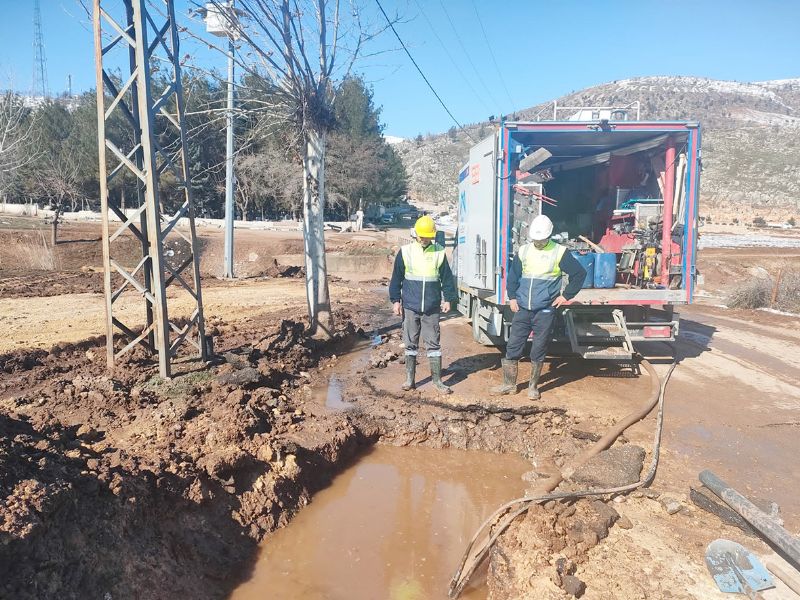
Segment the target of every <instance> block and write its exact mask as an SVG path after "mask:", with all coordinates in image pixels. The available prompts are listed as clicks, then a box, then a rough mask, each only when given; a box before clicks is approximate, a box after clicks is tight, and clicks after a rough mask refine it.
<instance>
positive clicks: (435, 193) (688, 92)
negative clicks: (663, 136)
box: [395, 76, 800, 221]
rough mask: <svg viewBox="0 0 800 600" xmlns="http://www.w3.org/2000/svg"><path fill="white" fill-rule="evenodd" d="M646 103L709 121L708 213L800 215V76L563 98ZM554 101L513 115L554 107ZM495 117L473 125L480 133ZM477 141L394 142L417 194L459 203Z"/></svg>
mask: <svg viewBox="0 0 800 600" xmlns="http://www.w3.org/2000/svg"><path fill="white" fill-rule="evenodd" d="M637 100H638V101H639V102H640V103H641V118H642V119H643V120H644V119H647V120H651V119H656V120H658V119H669V120H671V119H675V120H680V119H687V120H696V121H699V122H700V124H701V126H702V127H703V168H704V169H703V176H702V178H701V214H707V213H708V212H709V210H710V209H712V208H713V209H714V213H715V215H716V216H718V217H719V218H721V219H723V220H724V219H732V218H734V217H737V218H738V219H739V221H743V220H744V219H749V218H753V217H755V216H759V215H760V216H762V217H764V218H766V219H767V220H770V219H772V220H781V219H786V218H788V217H790V216H794V217H796V218H798V217H800V78H796V79H782V80H775V81H760V82H754V83H745V82H738V81H719V80H715V79H705V78H701V77H665V76H657V77H637V78H633V79H622V80H618V81H613V82H608V83H604V84H601V85H597V86H593V87H590V88H586V89H583V90H580V91H576V92H571V93H570V94H568V95H566V96H563V97H561V98H558V100H557V101H558V104H559V105H562V106H610V105H616V106H620V105H626V104H629V103H632V102H635V101H637ZM551 106H552V102H547V103H543V104H539V105H536V106H532V107H530V108H528V109H524V110H522V111H519V112H518V113H516V115H513V116H512V118H517V119H520V120H526V119H535V118H536V116H537V115H539V114H542V115H544V114H548V113H550V114H552V113H551V110H548V107H551ZM492 127H493V126H492V125H491V124H490V123H477V124H473V125H470V126H468V127H467V130H468V132H469V133H470V135H471V136H472V137H473V138H476V139H481V138H482V137H484V136H486V135H488V134H489V133H491V131H492ZM471 145H472V142H471V140H470V139H469V138H468V136H467V135H466V134H465V133H464V132H461V131H458V132H452V131H451V132H450V133H449V134H444V133H443V134H440V135H433V136H427V137H425V138H422V139H420V138H417V139H415V140H406V141H404V142H401V143H398V144H397V145H396V146H395V148H396V149H397V150H398V153H399V154H400V156H401V157H402V159H403V161H404V163H405V165H406V169H407V171H408V173H409V176H410V185H409V191H410V196H411V197H412V198H415V199H418V200H420V201H423V202H429V203H439V204H442V203H453V202H454V201H455V198H456V189H457V186H456V180H457V175H458V171H459V169H460V168H461V167H462V166H463V164H464V161H465V160H466V157H467V154H468V152H469V147H470V146H471Z"/></svg>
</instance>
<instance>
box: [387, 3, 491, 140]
mask: <svg viewBox="0 0 800 600" xmlns="http://www.w3.org/2000/svg"><path fill="white" fill-rule="evenodd" d="M375 4H377V5H378V8H379V9H380V10H381V13H383V16H384V18H385V19H386V22H387V23H388V24H389V28H390V29H391V30H392V33H394V36H395V37H396V38H397V41H398V42H400V45H401V46H402V47H403V50H405V53H406V55H408V59H409V60H410V61H411V63H412V64H413V65H414V66H415V67H416V69H417V71H418V72H419V74H420V76H421V77H422V79H424V80H425V83H427V84H428V87H429V88H430V89H431V92H433V95H434V96H436V99H437V100H438V101H439V104H441V105H442V108H444V110H445V111H446V112H447V114H448V115H450V118H451V119H453V122H454V123H455V124H456V125H458V127H459V129H461V131H463V132H464V133H465V134H466V136H467V137H468V138H469V139H471V140H472V141H473V142H475V143H477V140H475V138H473V137H472V136H471V135H470V134H469V132H468V131H467V130H466V129H464V126H463V125H462V124H461V123H459V121H458V119H456V118H455V116H454V115H453V113H452V112H450V109H449V108H447V105H446V104H445V103H444V100H442V97H441V96H439V94H438V93H437V92H436V90H435V89H434V87H433V85H432V84H431V82H430V81H428V78H427V77H425V73H423V72H422V69H421V68H420V66H419V65H418V64H417V61H415V60H414V57H413V56H411V52H409V51H408V48H407V47H406V45H405V43H404V42H403V40H402V38H401V37H400V34H399V33H397V29H395V27H394V23H393V22H392V20H391V19H390V18H389V15H387V14H386V11H385V10H383V6H381V2H380V0H375Z"/></svg>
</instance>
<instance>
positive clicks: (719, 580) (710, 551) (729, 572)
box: [706, 540, 774, 594]
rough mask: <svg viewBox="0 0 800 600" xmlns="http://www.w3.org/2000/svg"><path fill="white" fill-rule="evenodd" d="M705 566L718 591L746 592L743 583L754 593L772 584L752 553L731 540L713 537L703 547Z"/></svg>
mask: <svg viewBox="0 0 800 600" xmlns="http://www.w3.org/2000/svg"><path fill="white" fill-rule="evenodd" d="M706 566H707V567H708V572H709V573H711V576H712V577H713V578H714V581H715V582H716V584H717V587H718V588H719V589H720V591H721V592H729V593H738V594H746V593H747V590H746V589H745V586H744V585H743V582H744V583H746V584H747V585H748V586H750V588H751V589H752V590H754V591H756V592H759V591H761V590H766V589H768V588H771V587H774V583H773V581H772V576H771V575H770V574H769V572H768V571H767V569H766V568H765V567H764V565H762V564H761V561H759V560H758V558H757V557H756V555H755V554H753V553H752V552H750V551H748V550H747V549H746V548H745V547H744V546H742V545H741V544H737V543H736V542H732V541H730V540H714V541H713V542H711V543H710V544H709V545H708V548H706Z"/></svg>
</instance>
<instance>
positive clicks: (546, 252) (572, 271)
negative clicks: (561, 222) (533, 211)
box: [490, 215, 586, 400]
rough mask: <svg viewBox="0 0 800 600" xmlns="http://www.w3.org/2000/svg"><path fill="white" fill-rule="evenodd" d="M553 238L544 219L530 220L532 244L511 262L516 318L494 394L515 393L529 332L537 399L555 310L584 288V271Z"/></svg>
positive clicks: (532, 390)
mask: <svg viewBox="0 0 800 600" xmlns="http://www.w3.org/2000/svg"><path fill="white" fill-rule="evenodd" d="M552 234H553V222H552V221H551V220H550V219H549V218H548V217H547V216H545V215H539V216H538V217H536V218H534V219H533V221H531V224H530V226H529V227H528V239H529V240H530V242H529V243H527V244H524V245H522V246H521V247H520V248H519V250H518V252H517V255H516V256H515V257H514V260H513V262H512V263H511V268H510V269H509V272H508V277H507V278H506V292H507V294H508V299H509V304H510V306H511V310H512V312H513V313H514V317H513V319H512V321H511V333H510V334H509V337H508V345H507V346H506V357H505V358H504V359H503V361H502V363H503V384H502V385H500V386H498V387H494V388H492V389H491V390H490V391H491V393H492V394H495V395H504V394H515V393H516V392H517V371H518V367H519V359H520V358H521V357H522V352H523V351H524V349H525V343H526V342H527V341H528V337H529V336H530V333H531V331H532V332H533V344H532V345H531V379H530V383H529V384H528V398H530V399H532V400H538V399H539V397H540V394H539V390H538V389H537V385H538V384H539V376H540V375H541V374H542V365H543V364H544V358H545V356H546V354H547V344H548V342H549V341H550V337H551V334H552V331H553V324H554V323H555V318H556V309H557V308H558V307H559V306H561V305H562V304H565V303H566V302H569V301H570V300H571V299H572V298H573V297H575V295H576V294H577V293H578V292H579V291H580V289H581V286H583V280H584V278H585V277H586V270H585V269H584V268H583V267H582V266H581V264H580V263H579V262H578V261H577V260H576V259H575V257H574V256H572V254H571V253H570V252H568V251H567V248H566V247H565V246H562V245H560V244H556V243H555V242H554V241H552V240H551V239H550V236H551V235H552ZM565 273H566V275H567V276H568V277H569V283H568V285H567V286H566V288H565V289H564V291H563V292H562V291H561V277H562V275H563V274H565Z"/></svg>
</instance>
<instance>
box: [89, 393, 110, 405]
mask: <svg viewBox="0 0 800 600" xmlns="http://www.w3.org/2000/svg"><path fill="white" fill-rule="evenodd" d="M86 399H87V400H88V401H89V402H91V403H93V404H103V403H104V402H105V400H106V398H105V396H103V394H101V393H100V392H98V391H97V390H91V391H89V393H88V394H87V395H86Z"/></svg>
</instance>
